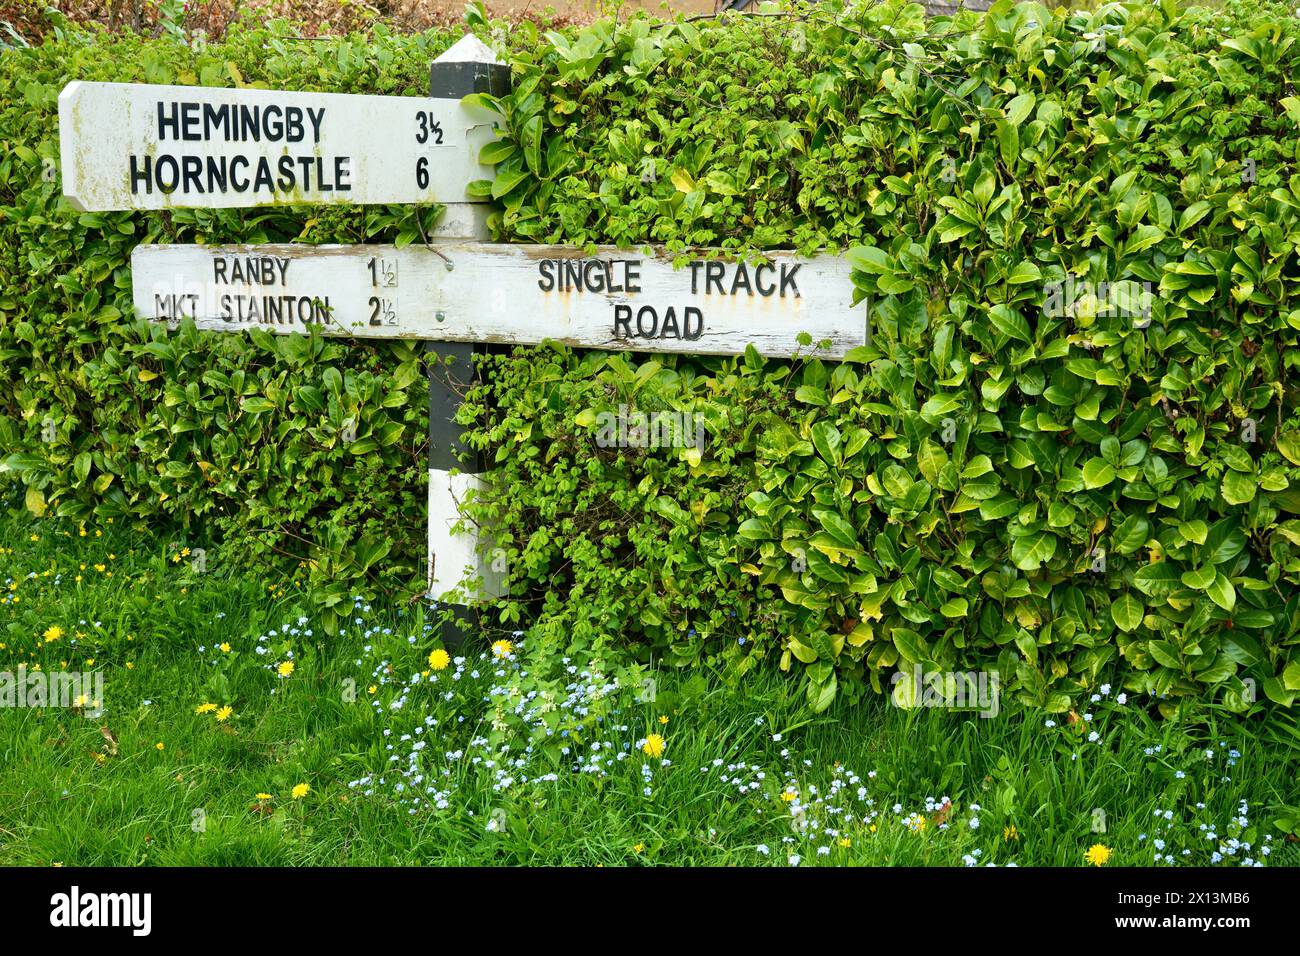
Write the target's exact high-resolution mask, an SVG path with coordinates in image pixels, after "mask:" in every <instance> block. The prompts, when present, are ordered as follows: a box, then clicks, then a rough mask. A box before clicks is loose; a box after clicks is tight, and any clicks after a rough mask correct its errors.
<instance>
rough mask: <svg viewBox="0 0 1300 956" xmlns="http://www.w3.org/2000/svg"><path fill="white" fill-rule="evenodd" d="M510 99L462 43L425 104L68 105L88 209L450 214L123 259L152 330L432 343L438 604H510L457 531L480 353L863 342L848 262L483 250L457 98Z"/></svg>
mask: <svg viewBox="0 0 1300 956" xmlns="http://www.w3.org/2000/svg"><path fill="white" fill-rule="evenodd" d="M508 83H509V70H508V68H507V67H506V66H504V65H502V64H500V63H498V62H497V61H496V59H495V57H494V56H493V55H492V53H491V51H490V50H488V49H487V47H485V46H484V45H483V44H482V43H481V42H479V41H478V40H477V39H476V38H474V37H472V36H467V37H465V38H463V39H462V40H460V41H459V42H458V43H456V44H455V45H454V46H453V47H452V48H451V49H450V50H448V51H447V52H446V53H444V54H443V55H442V56H440V57H438V59H437V60H436V61H435V62H434V63H433V64H432V66H431V71H430V93H431V96H430V97H429V98H427V99H426V98H419V97H353V96H345V95H340V94H298V93H276V92H274V91H265V90H255V91H254V90H205V89H195V88H189V87H159V86H147V85H139V86H137V85H126V84H91V83H73V84H69V86H68V87H67V88H66V89H65V90H64V93H63V95H62V96H61V97H60V115H59V119H60V138H61V146H62V155H63V157H64V192H65V194H66V195H67V196H68V198H69V200H70V201H71V202H72V203H73V204H74V205H76V206H78V208H84V209H120V208H128V209H135V208H165V207H168V206H207V207H218V206H244V205H252V204H255V203H259V202H282V201H285V200H286V199H289V200H292V201H301V202H340V201H343V202H368V203H410V202H439V203H443V204H445V205H446V209H447V211H446V214H445V215H444V216H443V217H442V219H441V220H440V222H439V224H438V226H437V227H436V228H435V230H434V234H433V236H432V237H431V242H430V243H429V244H428V245H427V246H406V247H403V248H400V249H399V248H397V247H395V246H383V245H360V246H306V245H272V244H262V245H241V246H194V245H147V246H140V247H137V248H136V250H135V251H134V253H133V255H132V260H131V275H132V286H133V292H132V295H133V300H134V306H135V311H136V312H137V314H139V315H141V316H144V317H146V318H148V319H150V320H152V321H156V322H165V323H168V324H174V323H176V322H179V321H181V320H191V321H193V322H194V323H195V324H196V326H197V327H198V328H200V329H208V330H215V331H224V332H239V331H244V330H248V329H254V328H258V329H263V330H266V331H270V332H276V333H295V332H296V333H307V332H310V331H312V330H313V329H316V330H318V331H319V332H321V333H322V334H327V335H341V336H352V337H356V338H377V339H384V338H389V339H392V338H402V339H420V340H425V341H427V342H428V343H429V344H428V346H427V348H428V349H429V404H430V407H429V447H430V452H429V549H428V560H429V565H428V567H429V577H428V596H429V597H430V598H431V599H433V600H435V601H442V602H450V601H455V602H457V603H460V602H462V601H464V600H469V599H471V598H473V597H478V596H488V597H493V596H498V595H499V594H500V593H501V590H502V574H501V572H502V571H503V568H501V567H500V564H499V562H498V561H494V560H492V559H491V558H490V556H489V555H488V553H487V552H488V548H486V547H485V546H484V544H485V542H484V541H480V535H479V534H478V529H475V528H473V527H472V526H467V523H466V522H464V521H463V519H462V515H461V502H463V501H464V499H465V497H466V495H467V494H469V493H470V492H471V491H473V490H475V489H478V488H481V487H482V486H483V483H484V480H485V476H484V474H483V467H482V463H481V462H480V461H479V459H478V457H477V456H476V455H475V454H474V453H473V452H472V450H470V449H468V448H467V447H466V446H465V445H464V444H463V443H462V441H461V433H462V429H461V427H460V426H459V425H457V424H456V423H455V421H454V419H455V416H456V410H457V408H458V407H459V405H460V402H461V399H462V397H463V395H464V391H465V389H466V387H468V385H469V384H470V383H471V382H472V380H473V375H474V367H473V353H474V350H475V348H476V347H478V348H482V346H483V344H484V343H488V344H491V343H496V344H502V345H521V344H540V343H542V342H545V341H556V342H561V343H564V344H567V345H572V346H576V347H582V348H598V349H618V350H636V351H648V352H669V353H680V354H698V355H737V354H741V353H743V352H744V351H745V350H746V349H747V348H749V347H753V348H754V349H756V350H757V351H758V352H759V353H760V354H762V355H765V356H772V357H790V356H794V355H798V354H801V353H809V352H813V346H819V348H817V350H816V352H815V354H817V355H818V356H819V357H823V358H828V359H840V358H843V357H844V356H845V355H847V354H848V353H849V352H850V351H852V350H853V349H855V348H858V347H860V346H863V345H866V344H867V343H868V342H869V341H870V329H869V325H868V318H867V313H868V307H867V306H865V305H861V304H858V305H855V304H854V301H853V300H854V291H853V283H852V281H851V276H850V272H851V268H850V266H849V264H848V263H847V262H846V261H845V260H843V259H841V258H839V257H836V256H817V257H813V258H805V257H799V256H796V255H794V254H792V253H784V252H774V253H766V254H764V255H763V256H762V257H761V258H758V259H755V260H751V261H746V260H735V259H727V258H725V257H723V256H721V255H720V254H718V253H717V252H716V251H708V250H704V251H701V252H700V253H698V254H686V253H676V254H673V253H668V252H665V251H664V250H662V249H654V248H649V247H647V248H644V249H640V250H627V249H618V248H614V247H598V248H596V249H594V250H590V249H588V250H584V249H579V248H575V247H569V246H532V245H501V244H492V243H488V242H485V241H484V240H485V239H486V238H487V237H488V229H487V213H488V208H487V206H486V205H484V204H483V203H482V202H475V201H474V199H473V198H472V197H470V196H469V195H468V194H467V192H466V189H467V187H468V184H469V183H470V182H472V181H474V180H476V179H486V178H490V176H491V172H490V171H489V170H487V169H485V168H484V167H482V166H480V165H479V164H478V161H477V157H478V155H479V150H480V149H481V148H482V147H483V146H484V145H486V144H487V143H489V142H492V141H494V139H495V132H494V128H495V119H496V116H495V114H492V113H490V112H489V111H487V110H485V109H482V108H480V107H478V106H470V105H465V104H464V103H462V99H461V98H462V97H465V96H467V95H469V94H473V93H488V94H491V95H494V96H499V95H501V94H502V93H504V92H505V91H506V89H507V88H508ZM356 101H365V102H364V103H362V102H356ZM111 109H116V110H119V111H120V115H119V116H118V117H117V118H116V119H114V118H113V117H112V116H111V115H106V111H107V110H111ZM375 117H380V118H382V122H381V123H379V124H375V122H374V119H375ZM359 130H360V131H361V132H360V133H359V132H358V131H359ZM366 130H373V132H372V133H366V132H365V131H366ZM394 137H395V141H394ZM298 151H301V153H302V154H301V155H299V154H298ZM344 185H346V186H347V187H348V188H347V189H343V188H341V187H342V186H344ZM454 529H459V530H454ZM483 537H484V538H485V539H488V538H490V529H489V530H488V531H487V532H485V534H484V535H483ZM472 586H477V588H478V590H477V591H476V592H475V591H473V590H471V587H472ZM455 616H456V617H458V618H463V617H464V614H462V613H459V612H458V613H457V614H456V615H455ZM445 636H448V637H451V638H455V637H457V636H458V632H457V631H456V629H455V628H452V629H450V630H449V631H447V632H446V635H445Z"/></svg>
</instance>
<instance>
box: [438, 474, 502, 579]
mask: <svg viewBox="0 0 1300 956" xmlns="http://www.w3.org/2000/svg"><path fill="white" fill-rule="evenodd" d="M485 487H486V482H485V479H484V476H481V475H468V474H464V473H453V472H450V471H444V470H443V469H441V468H430V469H429V597H431V598H433V599H434V600H438V601H443V600H447V599H448V597H449V596H451V595H452V594H453V593H455V594H457V595H458V596H459V598H460V600H461V601H462V602H466V601H470V602H472V601H475V600H480V599H482V598H485V597H486V598H495V597H500V596H501V595H502V594H503V593H504V590H505V588H504V580H505V575H504V573H502V571H503V565H502V564H501V560H503V559H500V560H499V559H498V556H497V555H495V554H494V553H493V548H492V545H493V542H492V537H491V534H490V533H484V532H482V531H481V529H479V528H478V527H477V526H475V525H474V524H472V523H471V522H470V521H469V519H468V518H465V519H463V520H464V521H465V527H464V530H463V531H461V532H460V533H459V534H456V533H453V530H452V529H453V528H455V526H456V524H457V522H460V521H461V520H462V516H461V511H460V508H461V502H463V501H464V500H465V497H466V495H467V494H468V493H469V492H470V491H471V490H473V491H479V490H481V489H483V488H485Z"/></svg>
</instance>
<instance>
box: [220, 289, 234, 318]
mask: <svg viewBox="0 0 1300 956" xmlns="http://www.w3.org/2000/svg"><path fill="white" fill-rule="evenodd" d="M221 318H222V320H223V321H225V322H233V321H235V317H234V316H233V315H231V314H230V293H226V294H225V295H223V296H222V297H221Z"/></svg>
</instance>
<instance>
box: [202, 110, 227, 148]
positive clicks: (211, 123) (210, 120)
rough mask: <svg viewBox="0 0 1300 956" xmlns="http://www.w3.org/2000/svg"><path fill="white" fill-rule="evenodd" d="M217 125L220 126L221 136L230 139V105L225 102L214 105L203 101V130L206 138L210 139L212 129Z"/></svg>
mask: <svg viewBox="0 0 1300 956" xmlns="http://www.w3.org/2000/svg"><path fill="white" fill-rule="evenodd" d="M217 126H220V127H221V138H222V139H230V107H229V106H227V105H226V104H225V103H222V104H221V105H220V106H215V107H214V106H213V105H212V104H211V103H204V104H203V132H204V136H205V138H206V139H212V131H213V129H215V128H216V127H217Z"/></svg>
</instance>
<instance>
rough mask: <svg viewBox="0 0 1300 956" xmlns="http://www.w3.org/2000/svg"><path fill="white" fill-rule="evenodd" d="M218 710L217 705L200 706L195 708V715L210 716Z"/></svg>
mask: <svg viewBox="0 0 1300 956" xmlns="http://www.w3.org/2000/svg"><path fill="white" fill-rule="evenodd" d="M216 709H217V705H216V704H199V706H197V707H195V708H194V713H196V714H210V713H212V711H214V710H216Z"/></svg>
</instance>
